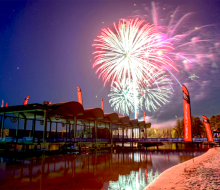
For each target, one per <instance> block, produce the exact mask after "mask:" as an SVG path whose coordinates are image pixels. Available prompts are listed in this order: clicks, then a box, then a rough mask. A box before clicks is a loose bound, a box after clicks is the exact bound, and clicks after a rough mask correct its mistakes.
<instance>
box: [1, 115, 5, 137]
mask: <svg viewBox="0 0 220 190" xmlns="http://www.w3.org/2000/svg"><path fill="white" fill-rule="evenodd" d="M4 124H5V112H4V113H3V116H2V131H1V137H3V129H4Z"/></svg>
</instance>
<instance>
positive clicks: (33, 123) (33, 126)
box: [18, 112, 36, 142]
mask: <svg viewBox="0 0 220 190" xmlns="http://www.w3.org/2000/svg"><path fill="white" fill-rule="evenodd" d="M18 115H19V114H18ZM35 125H36V112H34V120H33V122H32V137H33V142H34V134H35Z"/></svg>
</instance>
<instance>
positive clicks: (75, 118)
mask: <svg viewBox="0 0 220 190" xmlns="http://www.w3.org/2000/svg"><path fill="white" fill-rule="evenodd" d="M76 129H77V117H76V116H74V142H76Z"/></svg>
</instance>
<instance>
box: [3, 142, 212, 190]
mask: <svg viewBox="0 0 220 190" xmlns="http://www.w3.org/2000/svg"><path fill="white" fill-rule="evenodd" d="M208 149H209V147H208V146H207V145H203V146H200V147H194V148H193V149H192V147H187V146H186V145H182V146H178V147H176V144H175V143H169V144H165V145H163V146H161V147H159V150H156V149H155V147H149V148H142V149H133V150H132V149H111V150H100V151H93V152H89V153H88V154H75V153H69V154H60V155H51V156H42V157H32V158H23V159H15V158H4V157H1V158H0V189H32V190H33V189H76V190H78V189H84V190H87V189H99V190H101V189H102V190H108V189H109V190H110V189H111V190H113V189H115V190H116V189H125V190H133V189H143V188H145V187H146V186H147V184H149V183H150V182H151V181H152V180H153V179H154V178H155V177H157V176H158V175H159V174H160V173H162V172H163V171H165V170H167V169H168V168H170V167H172V166H175V165H177V164H179V163H182V162H185V161H187V160H189V159H192V158H194V157H196V156H200V155H202V154H204V153H205V152H206V151H207V150H208Z"/></svg>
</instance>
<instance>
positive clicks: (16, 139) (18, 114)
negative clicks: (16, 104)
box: [15, 112, 19, 143]
mask: <svg viewBox="0 0 220 190" xmlns="http://www.w3.org/2000/svg"><path fill="white" fill-rule="evenodd" d="M18 127H19V112H18V117H17V128H16V134H15V135H16V143H17V140H18Z"/></svg>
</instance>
